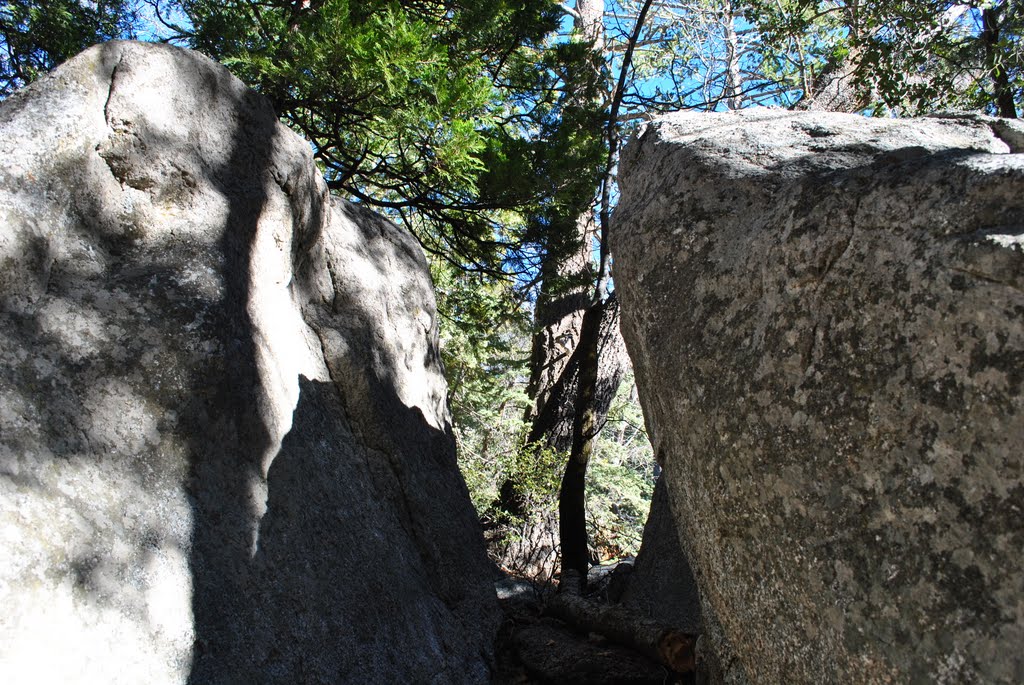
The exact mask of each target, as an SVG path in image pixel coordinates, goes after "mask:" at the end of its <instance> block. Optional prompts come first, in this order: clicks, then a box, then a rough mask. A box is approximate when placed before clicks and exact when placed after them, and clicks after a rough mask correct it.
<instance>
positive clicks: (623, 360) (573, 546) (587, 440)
mask: <svg viewBox="0 0 1024 685" xmlns="http://www.w3.org/2000/svg"><path fill="white" fill-rule="evenodd" d="M573 361H574V363H575V364H576V366H577V371H576V376H577V382H576V402H575V411H574V420H573V432H572V446H571V450H570V454H569V459H568V460H567V462H566V466H565V473H564V474H563V476H562V486H561V490H560V492H559V497H558V516H559V524H558V532H559V538H560V540H561V543H562V578H563V581H568V582H569V583H571V584H576V585H578V589H579V590H581V591H582V590H583V589H585V587H586V578H587V571H588V570H589V568H590V552H589V547H588V544H587V521H586V502H585V493H586V477H587V466H588V464H589V463H590V457H591V456H592V454H593V452H594V444H595V442H596V440H597V436H598V434H599V433H600V431H601V428H603V426H604V422H605V419H606V418H607V416H608V409H609V408H610V407H611V403H612V400H613V399H614V398H615V393H616V392H617V391H618V389H619V384H620V383H621V382H622V376H623V374H624V373H625V369H626V364H627V363H628V362H627V356H626V350H625V344H624V343H623V341H622V334H621V333H620V332H619V305H618V300H617V299H616V298H615V297H614V296H612V297H611V298H610V299H608V300H607V301H605V302H603V303H601V302H597V303H594V304H593V305H592V306H591V307H590V308H588V309H587V311H586V313H585V314H584V317H583V325H582V327H581V330H580V342H579V345H578V347H577V349H576V354H575V355H574V360H573ZM567 589H570V590H575V589H577V588H567Z"/></svg>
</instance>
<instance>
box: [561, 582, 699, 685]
mask: <svg viewBox="0 0 1024 685" xmlns="http://www.w3.org/2000/svg"><path fill="white" fill-rule="evenodd" d="M544 612H545V613H546V614H548V615H549V616H553V617H555V618H557V619H559V620H561V621H565V622H566V623H568V624H569V625H571V626H573V627H574V628H576V629H577V630H581V631H584V632H587V633H597V634H598V635H602V636H604V637H605V638H607V639H609V640H611V641H612V642H615V643H617V644H620V645H626V646H627V647H631V648H632V649H635V650H636V651H638V652H640V653H641V654H643V655H644V656H646V657H648V658H650V659H654V660H655V661H657V662H658V663H660V664H662V665H664V666H667V667H668V668H670V669H672V670H673V671H675V672H676V673H689V672H691V671H693V669H694V664H695V657H694V645H695V644H696V641H697V638H696V636H694V635H687V634H686V633H684V632H682V631H680V630H676V629H675V628H672V627H671V626H667V625H665V624H664V623H659V622H658V621H655V620H653V619H649V618H645V617H642V616H637V615H636V614H635V613H633V612H631V611H628V610H627V609H624V608H623V607H620V606H609V605H605V604H595V603H594V602H590V601H588V600H586V599H583V598H582V597H580V596H579V595H576V594H573V593H571V592H561V593H558V594H556V595H555V596H553V597H552V598H551V599H549V600H548V602H547V604H546V605H545V608H544Z"/></svg>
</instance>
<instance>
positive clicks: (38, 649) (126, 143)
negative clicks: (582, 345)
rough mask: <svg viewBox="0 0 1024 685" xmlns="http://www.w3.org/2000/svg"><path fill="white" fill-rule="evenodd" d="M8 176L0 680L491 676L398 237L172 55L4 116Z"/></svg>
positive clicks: (93, 57) (2, 230) (64, 87)
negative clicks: (334, 191)
mask: <svg viewBox="0 0 1024 685" xmlns="http://www.w3.org/2000/svg"><path fill="white" fill-rule="evenodd" d="M0 157H2V158H3V160H4V164H3V166H2V168H0V264H2V268H0V548H2V550H3V552H2V554H0V607H2V610H0V681H2V682H3V683H5V684H6V685H14V684H15V683H58V682H59V683H133V684H134V683H183V682H191V683H271V682H279V683H339V682H386V683H392V682H443V683H448V682H483V681H486V680H487V679H488V677H489V661H490V651H491V644H492V640H493V637H494V634H495V631H496V628H497V620H498V613H497V612H498V609H497V603H496V600H495V597H494V589H493V585H491V581H490V576H489V572H488V566H487V561H486V556H485V553H484V547H483V539H482V535H481V533H480V530H479V527H478V524H477V522H476V518H475V516H474V513H473V510H472V507H471V505H470V501H469V498H468V494H467V491H466V488H465V485H464V483H463V481H462V479H461V476H460V474H459V472H458V470H457V467H456V462H455V457H454V444H453V440H452V436H451V431H450V425H449V414H448V409H447V399H446V392H447V391H446V385H445V382H444V379H443V377H442V369H441V364H440V362H439V358H438V344H437V327H436V322H435V304H434V296H433V291H432V288H431V283H430V279H429V275H428V270H427V265H426V262H425V260H424V258H423V255H422V253H421V251H420V249H419V247H418V245H417V244H416V242H415V240H414V239H413V238H412V237H411V236H410V235H408V234H406V233H405V232H403V231H402V230H400V229H398V228H396V227H395V226H393V225H392V224H390V223H388V222H387V221H385V220H383V219H382V218H381V217H379V216H376V215H374V214H373V213H371V212H369V211H366V210H364V209H361V208H359V207H357V206H354V205H351V204H348V203H345V202H342V201H338V200H333V199H331V198H330V196H329V195H328V193H327V191H326V187H325V185H324V182H323V180H322V179H321V178H320V175H319V173H318V172H317V170H316V167H315V166H314V164H313V160H312V155H311V151H310V149H309V145H308V144H307V143H305V142H304V141H303V140H301V139H300V138H298V137H297V136H295V135H294V134H292V133H290V132H289V131H288V130H287V129H285V128H284V127H283V126H281V125H280V124H279V123H277V121H276V119H275V116H274V113H273V111H272V110H271V108H270V107H269V105H268V103H267V102H266V101H264V100H263V99H262V98H260V97H258V96H257V95H255V94H254V93H253V92H252V91H250V90H248V89H247V88H246V87H245V86H244V85H243V84H242V83H241V82H239V81H238V80H236V79H235V78H233V77H232V76H231V75H230V74H229V73H228V72H227V71H226V70H225V69H224V68H223V67H221V66H219V65H217V64H215V63H214V62H212V61H210V60H208V59H206V58H205V57H202V56H200V55H198V54H195V53H191V52H188V51H184V50H180V49H176V48H172V47H161V46H156V45H146V44H140V43H109V44H106V45H102V46H98V47H95V48H92V49H90V50H88V51H86V52H85V53H83V54H82V55H80V56H78V57H77V58H75V59H73V60H71V61H69V62H68V63H66V64H65V65H64V66H62V67H61V68H60V69H58V70H57V71H56V72H54V73H53V74H51V75H50V76H48V77H46V78H45V79H43V80H41V81H40V82H38V83H37V84H35V85H33V86H31V87H30V88H27V89H26V90H24V91H22V92H19V93H17V94H15V95H14V96H13V97H11V98H10V99H9V100H8V101H6V102H4V103H2V104H0Z"/></svg>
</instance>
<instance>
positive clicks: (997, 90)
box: [981, 5, 1017, 119]
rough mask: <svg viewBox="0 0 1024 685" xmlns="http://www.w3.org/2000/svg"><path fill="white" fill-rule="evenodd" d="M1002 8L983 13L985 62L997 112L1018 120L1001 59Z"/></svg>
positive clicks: (1007, 77)
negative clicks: (1000, 18) (1000, 16)
mask: <svg viewBox="0 0 1024 685" xmlns="http://www.w3.org/2000/svg"><path fill="white" fill-rule="evenodd" d="M1004 7H1005V5H1003V6H1002V7H990V8H988V9H986V10H983V11H982V13H981V40H982V42H983V43H984V44H985V62H986V66H987V67H988V73H989V77H990V78H991V79H992V86H993V100H994V104H995V106H996V111H997V113H998V114H999V116H1001V117H1006V118H1008V119H1016V118H1017V105H1016V104H1015V103H1014V101H1013V89H1012V88H1011V87H1010V75H1009V74H1008V73H1007V71H1006V67H1005V65H1003V64H1001V62H1000V59H999V50H1000V48H999V33H1000V30H1001V27H1000V21H999V15H1000V13H1001V12H1002V10H1003V8H1004Z"/></svg>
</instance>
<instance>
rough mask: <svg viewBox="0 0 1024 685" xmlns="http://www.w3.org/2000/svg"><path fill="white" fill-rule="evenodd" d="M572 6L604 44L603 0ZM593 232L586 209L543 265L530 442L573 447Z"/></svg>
mask: <svg viewBox="0 0 1024 685" xmlns="http://www.w3.org/2000/svg"><path fill="white" fill-rule="evenodd" d="M574 11H575V13H576V15H575V18H574V26H575V29H576V31H577V33H578V37H579V40H580V42H583V43H586V44H588V45H590V46H591V47H592V48H593V49H595V50H601V49H603V47H604V24H603V17H604V0H577V2H576V6H575V10H574ZM590 66H591V67H592V68H593V70H594V73H583V74H579V75H578V76H579V79H578V80H579V81H580V82H581V83H584V84H586V83H591V82H593V80H594V79H597V78H600V66H599V64H597V63H596V62H595V63H594V64H592V65H590ZM586 68H588V67H584V69H586ZM570 80H572V79H570ZM590 91H591V89H590V88H588V87H581V88H580V89H579V93H580V95H578V96H576V97H578V98H580V100H581V101H580V102H578V103H577V104H578V105H579V106H581V107H589V106H591V104H590V103H587V102H583V101H582V99H583V98H585V97H587V95H586V94H587V93H589V92H590ZM595 235H596V227H595V225H594V214H593V212H592V211H591V209H589V208H588V209H587V210H586V211H584V212H583V213H582V214H581V215H580V216H578V217H577V218H576V235H575V238H574V241H575V242H574V244H575V246H576V249H575V251H574V252H572V253H571V254H570V255H568V256H567V257H566V256H564V255H561V254H558V253H557V252H548V253H547V254H546V255H545V257H544V261H543V263H542V264H541V293H540V295H539V296H538V298H537V304H536V308H535V310H534V328H535V333H534V336H533V343H532V348H531V355H530V380H529V383H528V385H527V394H528V396H529V398H530V406H529V407H528V409H527V411H526V416H525V417H524V420H525V422H526V424H527V425H528V426H529V430H528V432H527V438H526V439H527V442H528V443H539V444H540V445H541V446H543V447H546V448H550V449H552V450H555V451H557V452H566V453H567V452H568V451H569V450H570V449H571V447H572V430H573V417H574V415H575V407H576V395H577V391H576V385H577V369H578V364H575V365H574V364H572V363H571V362H572V360H573V358H574V357H575V351H576V347H577V345H578V344H579V341H580V329H581V327H582V325H583V316H584V312H585V311H586V309H587V305H588V303H589V300H590V292H591V290H592V288H593V278H594V274H593V271H592V266H591V262H592V249H591V243H592V241H593V238H594V237H595ZM516 485H517V484H516V483H514V482H512V481H510V480H506V481H505V482H504V483H502V484H501V487H500V489H499V495H498V506H499V507H500V509H501V511H503V512H506V513H508V514H511V515H513V516H515V517H518V518H524V517H526V516H527V515H528V514H529V513H530V512H527V511H526V510H525V509H526V506H525V502H523V500H522V497H521V496H520V495H519V494H518V492H517V490H516Z"/></svg>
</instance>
